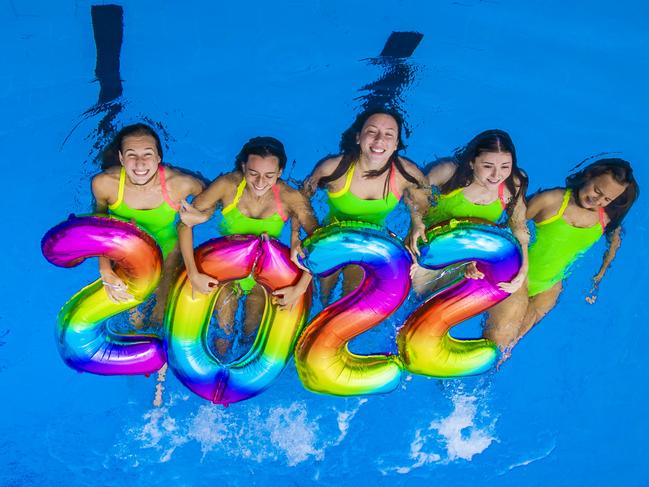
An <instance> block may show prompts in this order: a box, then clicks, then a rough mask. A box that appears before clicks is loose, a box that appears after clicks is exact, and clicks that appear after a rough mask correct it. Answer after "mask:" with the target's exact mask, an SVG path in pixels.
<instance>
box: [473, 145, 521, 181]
mask: <svg viewBox="0 0 649 487" xmlns="http://www.w3.org/2000/svg"><path fill="white" fill-rule="evenodd" d="M471 168H472V169H473V180H474V181H475V182H476V183H478V184H479V185H481V186H484V187H485V188H488V189H492V190H497V189H498V186H500V184H502V182H503V181H505V180H506V179H507V178H508V177H509V176H511V174H512V155H511V154H510V153H509V152H483V153H481V154H480V155H479V156H478V157H476V158H475V159H474V160H473V162H471Z"/></svg>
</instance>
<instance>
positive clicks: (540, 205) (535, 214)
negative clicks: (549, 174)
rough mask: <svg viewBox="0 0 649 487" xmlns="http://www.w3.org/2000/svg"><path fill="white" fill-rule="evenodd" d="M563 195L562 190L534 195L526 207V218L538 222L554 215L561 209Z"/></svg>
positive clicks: (555, 189)
mask: <svg viewBox="0 0 649 487" xmlns="http://www.w3.org/2000/svg"><path fill="white" fill-rule="evenodd" d="M564 194H565V189H563V188H553V189H547V190H545V191H541V192H539V193H537V194H535V195H534V196H532V198H531V199H530V201H529V204H528V205H527V217H528V218H534V219H536V220H537V221H538V220H539V219H546V218H549V217H550V216H552V215H554V214H556V213H557V212H558V211H559V210H560V209H561V204H562V203H563V196H564Z"/></svg>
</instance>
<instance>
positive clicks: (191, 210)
mask: <svg viewBox="0 0 649 487" xmlns="http://www.w3.org/2000/svg"><path fill="white" fill-rule="evenodd" d="M178 213H179V214H180V221H182V222H183V224H184V225H185V226H187V227H189V228H191V227H193V226H194V225H199V224H201V223H204V222H206V221H207V220H208V216H207V215H205V214H204V213H203V212H202V211H200V210H197V209H196V208H195V207H194V206H192V204H191V203H189V202H188V201H187V199H184V200H182V201H181V202H180V210H179V211H178Z"/></svg>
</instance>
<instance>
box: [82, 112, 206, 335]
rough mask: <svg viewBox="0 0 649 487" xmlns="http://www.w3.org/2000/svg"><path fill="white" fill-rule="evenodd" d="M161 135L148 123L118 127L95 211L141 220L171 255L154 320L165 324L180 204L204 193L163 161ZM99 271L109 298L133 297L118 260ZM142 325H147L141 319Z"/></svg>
mask: <svg viewBox="0 0 649 487" xmlns="http://www.w3.org/2000/svg"><path fill="white" fill-rule="evenodd" d="M162 156H163V154H162V146H161V144H160V138H159V137H158V134H156V132H155V131H154V130H153V129H152V128H151V127H149V126H148V125H145V124H142V123H138V124H135V125H129V126H126V127H124V128H122V130H120V131H119V132H118V134H117V135H116V136H115V138H114V140H113V142H112V143H111V144H110V145H109V146H108V147H107V148H106V150H105V152H104V156H103V167H104V168H105V170H104V171H103V172H102V173H100V174H98V175H97V176H95V177H94V178H93V180H92V193H93V196H94V198H95V212H96V213H109V214H110V215H113V216H116V217H119V218H121V219H124V220H129V221H130V220H132V221H135V223H137V224H138V225H139V226H141V227H142V228H144V229H145V230H146V231H147V232H149V233H150V234H151V235H152V236H153V238H154V239H155V241H156V243H157V244H158V245H159V246H160V249H161V250H162V254H163V256H164V258H165V265H164V269H163V275H162V280H161V283H160V287H159V288H158V291H157V294H156V304H155V307H154V309H153V311H152V313H151V317H150V321H151V324H152V325H154V326H160V325H161V324H162V316H163V313H164V306H165V303H166V296H167V293H168V290H169V285H170V283H171V281H172V279H173V277H174V274H175V272H176V270H177V269H178V266H179V264H180V253H179V252H178V234H177V232H176V216H177V215H178V210H179V209H180V203H181V202H182V201H183V200H184V199H185V198H187V197H188V196H191V195H196V194H198V193H200V192H201V190H202V188H203V184H202V183H201V182H200V181H199V180H198V179H196V178H194V177H192V176H190V175H188V174H185V173H183V172H181V171H179V170H177V169H172V168H170V167H166V166H164V165H163V164H162ZM99 271H100V273H101V279H102V282H103V284H104V288H105V290H106V293H107V294H108V297H109V298H110V299H111V300H112V301H114V302H117V303H120V302H126V301H129V300H131V299H132V298H133V296H132V295H131V294H130V293H128V291H127V288H126V285H125V283H124V282H123V281H122V280H121V279H120V278H119V277H118V276H117V274H115V272H114V270H113V263H111V262H110V261H109V260H108V259H106V258H104V257H100V259H99ZM134 325H135V326H136V327H141V326H143V323H142V322H141V320H140V319H137V320H135V322H134Z"/></svg>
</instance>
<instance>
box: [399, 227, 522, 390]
mask: <svg viewBox="0 0 649 487" xmlns="http://www.w3.org/2000/svg"><path fill="white" fill-rule="evenodd" d="M426 236H427V237H428V243H427V244H425V245H423V246H422V247H421V258H420V259H419V264H420V265H422V266H423V267H427V268H430V269H442V268H444V267H447V266H449V265H452V264H456V263H461V262H470V261H475V262H476V264H477V267H478V269H479V270H480V271H481V272H483V273H484V275H485V277H484V279H467V278H464V277H463V276H460V277H459V278H458V279H457V280H455V282H452V283H450V284H447V285H446V287H444V288H441V289H437V290H435V291H434V292H433V294H432V296H431V297H430V298H429V299H428V301H426V303H424V304H423V305H422V306H421V307H420V308H419V309H417V310H416V311H415V312H414V313H413V314H412V315H411V316H410V317H409V318H408V320H407V321H406V323H405V324H404V326H403V327H402V328H401V330H399V334H398V336H397V344H398V347H399V356H400V357H401V359H402V360H403V363H404V365H405V367H406V368H407V369H408V370H409V371H411V372H413V373H416V374H422V375H427V376H431V377H457V376H464V375H472V374H479V373H482V372H484V371H486V370H487V369H489V368H490V367H491V366H492V365H493V362H494V361H495V359H496V358H497V356H498V350H497V347H496V346H495V345H494V344H493V343H492V342H491V341H489V340H485V339H479V340H457V339H455V338H453V337H451V336H450V335H449V330H450V328H452V327H453V326H455V325H457V324H458V323H460V322H462V321H464V320H466V319H468V318H470V317H472V316H475V315H477V314H479V313H482V312H483V311H485V310H486V309H487V308H490V307H491V306H493V305H494V304H496V303H498V302H500V301H502V300H503V299H505V298H506V297H507V296H509V294H508V293H506V292H505V291H502V290H500V289H499V288H498V286H497V284H498V283H499V282H509V281H511V280H512V278H514V277H515V276H516V274H517V273H518V271H519V269H520V266H521V261H522V259H521V251H520V247H519V245H518V242H517V241H516V239H515V238H514V237H513V236H512V235H511V234H510V233H509V232H508V231H506V230H504V229H502V228H500V227H498V226H497V225H494V224H493V223H491V222H487V221H483V220H477V219H463V220H450V221H448V222H444V223H442V224H439V225H436V226H434V227H433V228H431V229H429V230H428V231H427V234H426Z"/></svg>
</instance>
